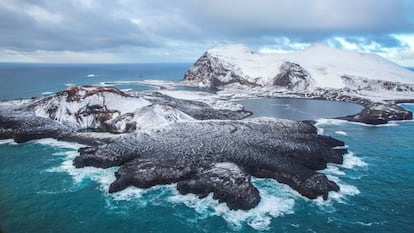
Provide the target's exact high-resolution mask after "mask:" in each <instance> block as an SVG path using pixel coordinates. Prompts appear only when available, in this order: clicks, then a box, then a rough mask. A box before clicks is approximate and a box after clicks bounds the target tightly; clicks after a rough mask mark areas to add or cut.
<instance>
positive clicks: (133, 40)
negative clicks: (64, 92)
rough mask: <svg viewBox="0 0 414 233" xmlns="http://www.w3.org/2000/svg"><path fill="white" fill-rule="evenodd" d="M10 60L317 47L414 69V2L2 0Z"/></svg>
mask: <svg viewBox="0 0 414 233" xmlns="http://www.w3.org/2000/svg"><path fill="white" fill-rule="evenodd" d="M0 35H1V36H0V62H7V61H12V62H61V63H66V62H75V63H102V62H109V63H122V62H193V61H195V60H196V59H197V58H198V57H199V56H200V55H202V53H203V52H204V51H205V50H206V49H208V48H211V47H214V46H217V45H220V44H229V43H243V44H246V45H247V46H249V47H252V48H254V49H256V50H258V51H262V52H286V51H294V50H300V49H303V48H306V47H307V46H309V45H311V44H313V43H325V44H328V45H330V46H332V47H338V48H344V49H349V50H356V51H361V52H373V53H377V54H379V55H381V56H384V57H386V58H388V59H390V60H392V61H394V62H396V63H399V64H401V65H404V66H412V67H414V1H413V0H306V1H305V0H204V1H201V0H56V1H50V0H37V1H32V0H0Z"/></svg>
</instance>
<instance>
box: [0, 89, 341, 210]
mask: <svg viewBox="0 0 414 233" xmlns="http://www.w3.org/2000/svg"><path fill="white" fill-rule="evenodd" d="M74 90H76V91H77V92H74ZM108 93H110V95H111V96H112V95H120V96H122V98H128V99H127V101H131V100H130V98H132V101H133V102H132V103H135V102H134V101H137V100H136V99H135V98H141V99H144V100H145V101H148V104H150V105H148V106H143V107H142V108H145V109H147V110H146V111H150V110H151V109H154V108H149V107H151V106H152V105H156V106H161V107H160V108H159V109H161V112H158V113H157V114H158V115H159V114H161V115H162V114H164V113H165V112H163V111H166V113H170V112H173V113H177V114H175V115H168V114H167V115H166V117H167V118H166V119H165V120H166V121H167V120H169V123H168V124H166V125H160V126H159V127H155V128H153V129H147V130H136V131H133V132H129V133H124V134H115V135H114V136H113V137H105V136H103V137H98V136H94V134H85V133H83V131H85V130H87V131H97V132H112V131H113V129H115V128H116V125H114V126H111V127H108V124H114V123H110V122H111V121H112V120H111V119H109V117H111V116H112V114H114V113H117V114H118V112H121V111H120V110H117V109H110V108H108V106H106V105H105V103H106V102H107V101H108V100H107V101H105V99H104V97H105V95H106V94H108ZM95 96H96V98H98V99H102V98H103V99H102V100H100V101H101V102H99V101H98V102H96V101H95V102H87V103H88V104H87V105H85V106H84V105H82V103H85V102H86V101H88V98H95ZM73 97H76V98H73ZM65 98H66V99H65ZM68 98H69V99H68ZM111 98H112V97H111ZM62 101H63V102H62ZM102 101H103V102H102ZM140 101H141V100H140ZM78 102H79V104H80V105H78ZM141 102H142V101H141ZM141 102H139V103H141ZM17 103H18V102H13V103H12V104H11V102H10V104H3V105H1V106H0V139H7V138H12V139H14V140H15V141H16V142H18V143H22V142H26V141H29V140H35V139H41V138H54V139H57V140H62V141H69V142H79V143H82V144H86V145H89V146H90V147H86V148H81V149H80V150H79V152H80V155H79V156H78V157H76V158H75V160H74V165H75V166H76V167H78V168H80V167H85V166H94V167H101V168H108V167H112V166H121V167H120V169H119V171H118V172H116V174H115V176H116V178H117V179H116V181H115V182H114V183H113V184H111V186H110V189H109V192H117V191H120V190H122V189H124V188H126V187H128V186H130V185H133V186H136V187H140V188H148V187H151V186H154V185H160V184H169V183H177V189H178V191H179V192H180V193H182V194H187V193H194V194H197V195H198V196H199V197H200V198H202V197H205V196H207V195H208V194H209V193H213V198H215V199H217V200H219V201H220V202H226V203H227V205H228V207H229V208H230V209H243V210H247V209H251V208H253V207H255V206H256V205H257V204H258V203H259V201H260V194H259V193H258V190H257V189H256V187H254V185H253V184H252V183H251V176H256V177H261V178H273V179H276V180H277V181H279V182H281V183H285V184H287V185H289V186H290V187H291V188H293V189H294V190H296V191H297V192H298V193H300V194H301V195H303V196H305V197H307V198H310V199H314V198H317V197H318V196H322V197H323V198H324V199H327V197H328V195H329V192H331V191H339V186H338V185H337V184H335V182H333V181H330V180H328V178H327V177H326V176H325V175H324V174H322V173H320V172H318V170H321V169H324V168H326V166H327V163H342V160H343V158H342V156H343V154H344V153H346V152H347V150H346V149H342V148H341V146H343V145H344V143H343V142H341V141H339V140H336V139H334V138H331V137H328V136H323V135H318V134H317V130H316V128H315V127H314V126H313V125H311V124H309V123H306V122H296V121H290V120H277V119H271V118H256V119H248V120H241V119H242V118H245V117H247V116H249V115H250V114H251V113H250V112H247V111H244V110H230V109H216V108H213V107H211V106H209V105H208V104H205V103H202V102H198V101H188V100H181V99H176V98H173V97H170V96H166V95H163V94H160V93H157V92H152V93H145V94H143V95H141V96H130V95H128V94H126V93H119V90H116V89H112V88H99V87H86V91H85V89H83V88H82V87H79V88H70V89H68V91H67V92H65V91H63V92H59V93H56V94H54V95H51V96H48V97H42V98H34V99H32V100H27V101H22V102H20V104H17ZM66 103H68V104H76V105H74V106H78V107H79V110H78V112H74V113H70V112H67V113H65V112H63V113H64V114H67V116H65V115H58V114H62V113H61V112H58V111H59V109H58V108H60V107H61V106H60V105H61V104H63V105H65V104H66ZM145 103H146V102H145ZM89 104H93V105H89ZM100 104H103V105H100ZM72 106H73V105H72ZM91 106H92V107H91ZM162 106H166V107H162ZM39 109H40V110H42V111H45V112H47V113H48V114H49V115H47V116H38V115H37V112H38V111H39ZM71 109H72V110H73V107H72V108H71ZM85 109H86V110H88V109H89V110H88V111H85ZM148 109H150V110H148ZM151 111H160V110H157V109H155V110H151ZM177 111H178V112H177ZM140 112H142V111H138V112H132V113H126V115H125V116H131V115H136V114H138V113H140ZM182 113H184V114H186V115H182ZM73 114H75V115H76V116H77V118H76V119H78V120H79V121H80V120H82V119H83V118H82V117H89V118H88V119H91V120H90V122H92V123H93V124H91V125H87V127H85V128H82V127H79V126H77V125H76V124H73V123H71V122H69V123H67V121H65V120H63V121H62V120H61V121H58V120H56V119H57V118H58V117H61V118H62V117H68V119H71V118H69V117H72V116H73ZM102 116H105V117H104V118H103V117H102ZM171 116H173V117H180V116H185V118H184V119H183V120H180V119H179V118H176V119H175V118H174V119H175V120H174V121H171V119H170V118H168V117H171ZM189 117H190V118H189ZM124 118H125V117H124V116H122V115H121V116H116V117H114V118H112V119H115V120H116V122H118V120H119V119H124ZM94 119H97V120H99V121H95V120H94ZM102 119H109V120H107V121H102ZM131 119H136V121H139V120H140V118H131ZM141 120H142V119H141ZM144 120H145V121H151V120H152V118H145V119H144ZM126 123H128V124H142V123H145V122H136V123H134V122H132V121H127V122H126ZM148 123H150V122H148ZM102 125H103V126H104V127H102Z"/></svg>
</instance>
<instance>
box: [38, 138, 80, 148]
mask: <svg viewBox="0 0 414 233" xmlns="http://www.w3.org/2000/svg"><path fill="white" fill-rule="evenodd" d="M33 143H38V144H42V145H47V146H52V147H57V148H65V149H73V150H78V149H79V148H81V147H85V145H82V144H79V143H75V142H64V141H58V140H56V139H52V138H44V139H38V140H35V141H33Z"/></svg>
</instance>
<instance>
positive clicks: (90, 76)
mask: <svg viewBox="0 0 414 233" xmlns="http://www.w3.org/2000/svg"><path fill="white" fill-rule="evenodd" d="M87 77H88V78H93V77H95V74H88V75H87Z"/></svg>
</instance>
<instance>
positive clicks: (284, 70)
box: [184, 44, 414, 91]
mask: <svg viewBox="0 0 414 233" xmlns="http://www.w3.org/2000/svg"><path fill="white" fill-rule="evenodd" d="M184 80H186V81H188V83H190V84H193V85H196V86H208V87H224V86H229V85H233V86H234V85H239V84H241V85H243V86H246V85H247V86H255V87H257V86H262V87H263V86H267V87H268V86H274V87H276V88H281V89H283V88H285V89H289V90H313V89H315V88H326V89H332V88H333V89H341V88H350V89H355V90H358V89H361V88H368V89H369V87H366V85H365V86H364V83H367V82H372V80H375V82H373V83H378V82H377V81H380V82H381V81H385V82H387V83H385V86H384V85H382V83H381V85H380V86H384V88H383V89H386V90H389V89H393V88H395V89H397V88H398V87H399V89H398V91H400V89H401V91H404V90H408V91H411V90H410V88H412V86H411V85H412V84H414V72H412V71H410V70H408V69H405V68H403V67H401V66H399V65H397V64H395V63H392V62H390V61H388V60H386V59H384V58H382V57H380V56H378V55H374V54H364V53H357V52H351V51H344V50H340V49H334V48H330V47H327V46H324V45H319V44H318V45H314V46H311V47H309V48H307V49H305V50H303V51H299V52H295V53H274V54H273V53H272V54H269V53H258V52H256V51H253V50H251V49H249V48H247V47H245V46H243V45H227V46H220V47H216V48H213V49H210V50H208V51H207V52H206V53H205V54H204V55H203V56H202V57H201V58H200V59H199V60H198V61H197V62H196V63H195V64H194V65H193V67H191V68H190V69H189V70H188V71H187V73H186V74H185V77H184ZM401 84H409V85H408V86H407V85H406V86H404V85H402V86H400V85H401ZM361 85H362V86H363V87H361ZM374 89H375V88H374ZM413 90H414V89H413Z"/></svg>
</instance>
